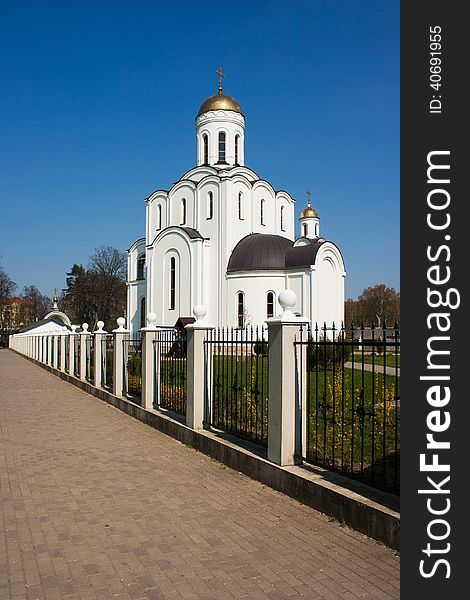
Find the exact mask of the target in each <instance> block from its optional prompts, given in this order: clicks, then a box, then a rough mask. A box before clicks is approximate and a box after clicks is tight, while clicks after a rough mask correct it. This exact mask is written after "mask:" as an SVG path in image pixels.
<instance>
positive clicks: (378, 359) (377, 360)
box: [354, 352, 400, 368]
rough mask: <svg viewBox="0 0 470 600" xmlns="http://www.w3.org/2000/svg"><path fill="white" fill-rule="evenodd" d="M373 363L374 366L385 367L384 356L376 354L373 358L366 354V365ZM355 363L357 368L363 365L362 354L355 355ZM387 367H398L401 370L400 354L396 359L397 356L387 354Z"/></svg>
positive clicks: (356, 353)
mask: <svg viewBox="0 0 470 600" xmlns="http://www.w3.org/2000/svg"><path fill="white" fill-rule="evenodd" d="M372 362H374V364H376V365H378V366H379V367H383V366H384V357H383V354H375V356H374V357H373V356H372V354H364V363H366V364H368V365H371V364H372ZM354 363H355V365H356V367H357V366H360V365H361V364H362V354H361V353H360V352H355V353H354ZM385 366H386V367H395V366H397V367H398V368H400V354H397V356H396V357H395V354H386V356H385Z"/></svg>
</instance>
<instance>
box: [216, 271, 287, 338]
mask: <svg viewBox="0 0 470 600" xmlns="http://www.w3.org/2000/svg"><path fill="white" fill-rule="evenodd" d="M284 289H285V274H284V272H282V271H275V272H273V271H257V272H255V273H250V272H247V273H240V274H238V273H237V274H236V275H230V276H227V290H228V293H227V307H226V308H227V310H226V315H227V317H226V319H227V320H226V322H225V323H222V325H224V326H228V327H237V325H238V299H237V294H238V292H243V294H244V301H245V311H246V315H247V319H248V322H247V325H253V326H258V327H264V326H265V321H266V319H267V294H268V292H273V293H274V316H276V315H277V314H278V313H279V312H280V306H279V304H278V302H277V299H278V297H279V294H280V293H281V292H282V291H283V290H284Z"/></svg>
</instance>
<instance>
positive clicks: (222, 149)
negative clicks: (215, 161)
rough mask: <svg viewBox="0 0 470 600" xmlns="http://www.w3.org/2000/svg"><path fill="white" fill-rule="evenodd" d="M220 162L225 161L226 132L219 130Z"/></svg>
mask: <svg viewBox="0 0 470 600" xmlns="http://www.w3.org/2000/svg"><path fill="white" fill-rule="evenodd" d="M219 162H221V163H224V162H225V132H223V131H220V132H219Z"/></svg>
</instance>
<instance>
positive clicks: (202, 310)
mask: <svg viewBox="0 0 470 600" xmlns="http://www.w3.org/2000/svg"><path fill="white" fill-rule="evenodd" d="M193 315H194V316H195V317H196V321H202V319H203V318H204V317H205V316H206V315H207V308H206V307H205V306H204V304H196V306H195V307H194V308H193Z"/></svg>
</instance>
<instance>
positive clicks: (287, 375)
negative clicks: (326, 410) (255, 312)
mask: <svg viewBox="0 0 470 600" xmlns="http://www.w3.org/2000/svg"><path fill="white" fill-rule="evenodd" d="M296 302H297V296H296V294H295V292H293V291H292V290H284V291H283V292H281V293H280V294H279V304H280V305H281V306H282V308H283V314H282V315H281V316H280V317H273V318H270V319H268V320H267V321H266V322H267V324H268V333H269V337H268V341H269V411H268V459H269V460H270V461H272V462H274V463H276V464H278V465H281V466H288V465H293V464H294V458H295V454H296V449H297V451H299V450H300V451H301V449H302V448H301V445H302V440H303V437H304V436H303V433H302V431H299V426H300V424H302V427H303V426H304V422H305V418H304V419H302V414H301V410H302V407H301V405H300V402H299V396H300V394H299V390H298V385H299V383H298V382H299V378H298V365H297V364H296V362H297V361H296V352H295V347H294V342H295V341H298V340H299V339H300V332H301V327H304V328H305V327H306V325H307V323H308V320H306V319H303V318H301V317H296V316H295V315H294V313H293V312H292V308H293V307H294V306H295V304H296ZM304 379H305V377H304ZM304 404H305V403H304Z"/></svg>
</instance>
